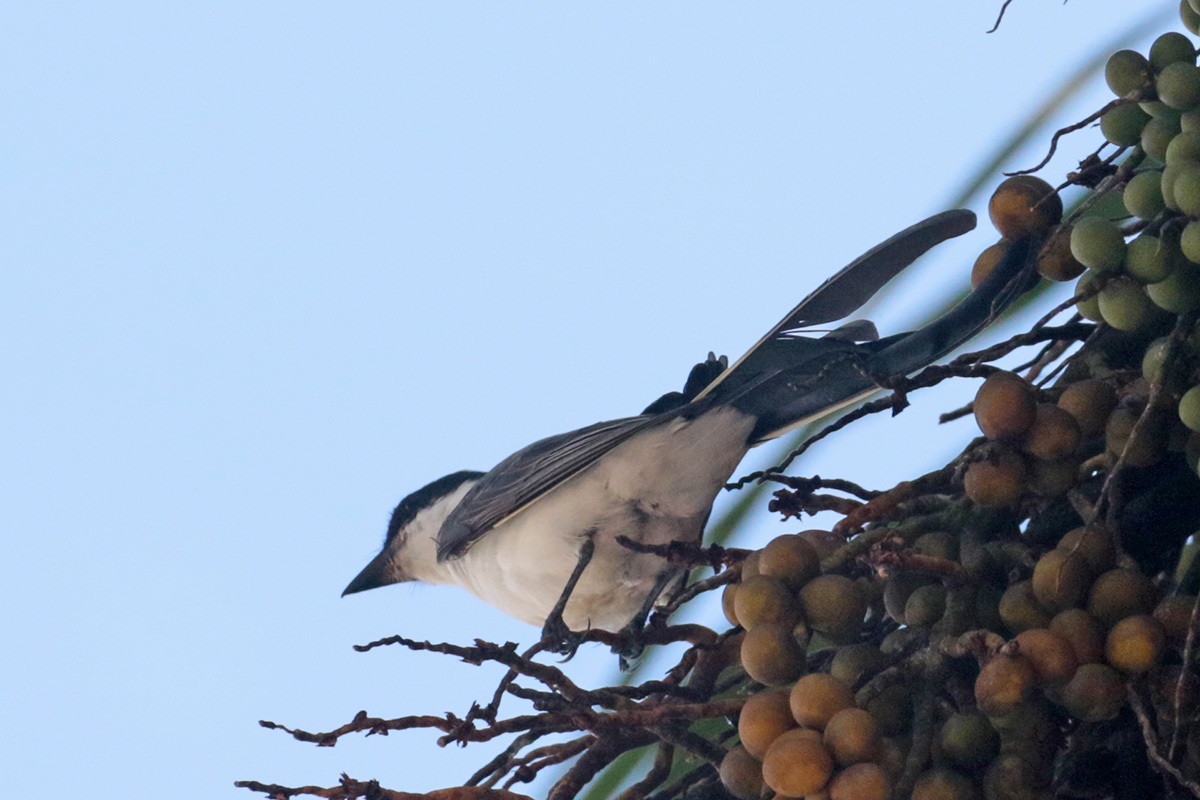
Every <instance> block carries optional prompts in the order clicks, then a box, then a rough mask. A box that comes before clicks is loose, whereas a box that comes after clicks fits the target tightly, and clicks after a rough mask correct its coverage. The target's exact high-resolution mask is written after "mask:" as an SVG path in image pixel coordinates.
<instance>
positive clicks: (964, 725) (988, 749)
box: [941, 711, 1000, 769]
mask: <svg viewBox="0 0 1200 800" xmlns="http://www.w3.org/2000/svg"><path fill="white" fill-rule="evenodd" d="M941 740H942V742H941V743H942V753H943V754H944V755H945V756H946V757H947V758H949V759H950V760H951V761H953V762H954V763H955V764H958V765H959V766H962V767H967V768H968V769H970V768H972V767H978V766H982V765H983V764H986V763H987V762H988V761H989V760H991V759H992V758H994V757H995V756H996V753H998V752H1000V735H999V734H997V733H996V729H995V728H993V727H992V723H990V722H988V718H987V717H985V716H984V715H983V714H981V713H979V712H978V711H959V712H958V713H955V714H951V715H950V717H949V718H947V720H946V722H945V724H943V725H942V736H941Z"/></svg>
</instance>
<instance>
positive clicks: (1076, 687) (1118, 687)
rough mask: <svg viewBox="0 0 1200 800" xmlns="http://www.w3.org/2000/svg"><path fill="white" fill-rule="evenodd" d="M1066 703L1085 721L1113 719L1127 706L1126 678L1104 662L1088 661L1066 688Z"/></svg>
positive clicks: (1064, 696) (1067, 706) (1075, 715)
mask: <svg viewBox="0 0 1200 800" xmlns="http://www.w3.org/2000/svg"><path fill="white" fill-rule="evenodd" d="M1062 703H1063V705H1064V706H1065V707H1066V709H1067V711H1069V712H1070V713H1071V715H1072V716H1074V717H1077V718H1079V719H1081V720H1083V721H1084V722H1103V721H1104V720H1107V719H1112V718H1113V717H1115V716H1116V715H1117V713H1118V712H1119V711H1120V710H1121V708H1122V707H1123V706H1124V705H1125V679H1124V678H1122V677H1121V676H1120V674H1118V673H1117V671H1116V670H1114V669H1113V668H1112V667H1109V666H1106V665H1104V664H1084V665H1083V666H1081V667H1080V668H1079V669H1077V670H1075V675H1074V676H1073V677H1072V678H1071V680H1070V681H1068V682H1067V685H1066V686H1065V687H1063V691H1062Z"/></svg>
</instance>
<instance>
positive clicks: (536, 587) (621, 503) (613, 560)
mask: <svg viewBox="0 0 1200 800" xmlns="http://www.w3.org/2000/svg"><path fill="white" fill-rule="evenodd" d="M753 427H754V419H753V418H752V417H750V416H748V415H746V414H742V413H741V412H738V411H735V410H733V409H731V408H726V407H723V408H718V409H714V410H713V411H710V412H708V413H706V414H704V415H702V416H701V417H699V418H697V419H694V420H681V419H680V420H672V421H670V422H668V423H667V424H664V425H662V426H661V427H659V428H656V429H652V430H650V431H646V432H643V433H641V434H638V435H637V436H635V437H633V438H632V439H631V440H629V441H627V442H625V443H624V444H621V445H619V446H618V447H616V448H614V449H613V450H612V451H611V452H609V453H608V454H606V455H605V456H604V457H603V458H601V459H600V461H598V462H597V463H596V464H595V465H593V466H592V467H590V468H589V469H587V470H585V471H584V472H582V473H580V474H579V475H576V476H575V477H574V478H572V479H571V480H569V481H567V482H566V483H564V484H562V485H560V486H559V487H557V488H555V489H554V490H553V491H551V492H549V493H548V494H547V495H546V496H545V497H543V498H541V499H540V500H538V501H537V502H535V503H533V504H532V505H530V506H529V507H528V508H526V509H525V510H523V511H522V512H521V513H519V514H517V515H516V516H514V517H512V518H510V519H508V520H506V521H505V522H504V523H502V524H501V525H498V526H496V527H495V528H493V529H492V530H491V531H489V532H488V533H486V534H485V535H483V536H482V537H481V538H480V539H479V541H477V542H475V543H474V544H473V545H472V546H471V547H470V548H469V549H468V550H467V551H466V552H465V553H464V554H463V555H462V556H461V557H459V558H456V559H453V560H451V561H448V562H446V563H445V564H442V565H441V566H442V567H444V568H446V569H447V570H448V572H449V573H450V575H451V576H452V578H451V582H453V583H457V584H459V585H460V586H463V587H464V588H466V589H468V590H469V591H471V592H472V593H473V594H475V595H476V596H478V597H479V598H481V599H482V600H484V601H486V602H487V603H489V604H491V605H493V606H496V607H497V608H499V609H500V610H502V611H504V612H505V613H507V614H509V615H511V616H514V617H516V618H518V619H521V620H524V621H525V622H528V623H530V624H533V625H539V626H540V625H542V624H543V623H544V622H545V621H546V617H547V616H548V615H549V613H550V611H551V609H552V608H553V607H554V604H555V603H556V602H557V601H558V599H559V597H560V596H561V594H562V591H563V587H564V586H565V585H566V583H567V580H568V578H569V577H570V575H571V572H572V571H573V570H574V568H575V565H576V564H577V563H578V560H579V546H580V544H581V542H582V541H583V539H584V537H587V536H591V537H592V538H593V540H594V542H595V545H596V550H595V554H594V556H593V558H592V561H591V563H590V564H589V565H588V567H587V569H586V570H585V571H584V573H583V575H582V577H581V579H580V581H579V583H578V584H577V586H576V588H575V591H574V592H573V593H572V595H571V599H570V601H569V602H568V604H567V607H566V611H565V613H564V615H563V619H564V621H565V622H566V623H567V625H568V626H569V627H570V628H571V629H573V630H584V629H586V628H589V627H590V628H601V629H604V630H614V631H615V630H618V629H620V628H621V627H622V626H624V625H625V624H626V623H628V622H629V621H630V620H631V619H632V618H633V616H634V615H635V614H636V613H637V612H638V610H639V609H640V608H641V607H642V605H643V603H644V602H645V600H646V597H647V596H648V594H649V593H650V592H651V590H652V589H653V587H654V584H655V581H656V580H657V578H658V577H659V575H660V574H661V573H662V572H663V571H664V570H666V569H668V567H667V564H666V562H665V561H664V560H663V559H661V558H659V557H658V556H653V555H638V554H634V553H632V552H631V551H630V550H628V549H627V548H625V547H622V546H621V545H620V544H618V543H617V541H616V537H617V536H618V535H624V536H628V537H629V538H631V539H634V540H636V541H639V542H642V543H646V544H666V543H667V542H670V541H673V540H674V541H687V542H699V541H700V538H701V535H702V534H703V528H704V524H705V522H706V521H707V519H708V514H709V511H710V510H711V508H712V503H713V500H714V499H715V498H716V495H717V493H718V492H719V491H720V490H721V487H722V485H723V484H724V483H725V481H726V480H728V478H729V476H730V474H731V473H732V472H733V470H734V469H735V468H736V467H737V465H738V462H739V461H741V459H742V456H743V455H744V454H745V452H746V437H747V436H748V435H749V433H750V430H751V429H752V428H753ZM439 582H440V581H439Z"/></svg>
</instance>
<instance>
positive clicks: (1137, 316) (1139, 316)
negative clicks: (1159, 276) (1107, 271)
mask: <svg viewBox="0 0 1200 800" xmlns="http://www.w3.org/2000/svg"><path fill="white" fill-rule="evenodd" d="M1152 308H1153V306H1152V305H1151V303H1150V298H1148V297H1146V293H1145V292H1144V291H1142V287H1141V286H1140V285H1138V284H1137V283H1136V282H1134V281H1132V280H1129V279H1128V278H1116V279H1114V280H1110V281H1109V282H1108V283H1107V284H1105V286H1104V288H1103V289H1101V290H1100V316H1101V317H1103V319H1104V321H1105V322H1107V323H1108V324H1109V325H1111V326H1112V327H1114V328H1116V329H1117V330H1120V331H1133V330H1137V329H1138V328H1140V327H1142V325H1144V324H1145V323H1146V322H1147V321H1148V320H1149V319H1150V314H1151V309H1152Z"/></svg>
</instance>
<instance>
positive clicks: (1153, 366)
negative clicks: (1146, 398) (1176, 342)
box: [1142, 336, 1171, 383]
mask: <svg viewBox="0 0 1200 800" xmlns="http://www.w3.org/2000/svg"><path fill="white" fill-rule="evenodd" d="M1170 351H1171V340H1170V338H1168V337H1166V336H1162V337H1159V338H1158V339H1155V340H1154V341H1153V342H1151V343H1150V344H1149V346H1148V347H1146V352H1145V353H1144V354H1143V355H1142V377H1143V378H1145V379H1146V380H1147V381H1148V382H1150V383H1159V382H1161V381H1162V380H1163V377H1164V372H1163V368H1164V367H1165V366H1166V363H1167V354H1168V353H1169V352H1170Z"/></svg>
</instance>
